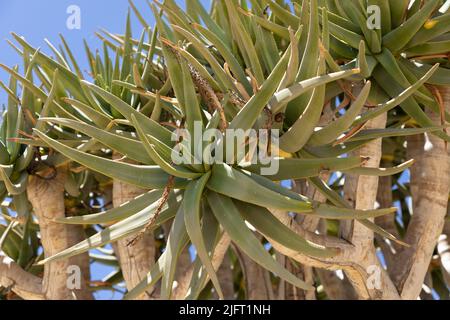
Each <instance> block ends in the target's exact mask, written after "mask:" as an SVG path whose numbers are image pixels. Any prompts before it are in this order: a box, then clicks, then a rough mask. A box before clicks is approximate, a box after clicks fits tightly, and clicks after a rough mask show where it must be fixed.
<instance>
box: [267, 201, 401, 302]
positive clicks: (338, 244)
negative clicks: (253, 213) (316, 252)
mask: <svg viewBox="0 0 450 320" xmlns="http://www.w3.org/2000/svg"><path fill="white" fill-rule="evenodd" d="M270 211H271V212H272V214H273V215H274V216H275V217H277V218H278V219H279V220H280V221H281V222H282V223H283V224H285V225H286V226H288V227H290V228H291V229H292V230H293V231H294V232H296V233H297V234H298V235H299V236H301V237H303V238H305V239H306V240H309V241H311V242H313V243H316V244H319V245H322V246H324V247H327V248H334V249H337V250H338V254H337V255H336V256H334V257H332V258H323V259H319V258H313V257H310V256H307V255H304V254H302V253H299V252H297V251H293V250H291V249H289V248H286V247H284V246H282V245H280V244H279V243H277V242H276V241H275V240H273V239H268V240H269V241H270V243H271V244H272V245H273V247H274V248H275V249H276V250H277V251H278V252H280V253H282V254H284V255H286V256H288V257H290V258H292V259H294V260H296V261H298V262H300V263H302V264H305V265H308V266H311V267H314V268H321V269H326V270H333V271H335V270H343V271H344V272H346V273H347V274H348V275H349V280H350V281H351V282H352V285H353V287H355V290H356V292H358V297H359V298H360V299H371V298H373V299H388V300H392V299H399V295H398V293H397V290H396V288H395V286H394V285H393V283H392V281H391V280H390V278H389V276H388V275H387V273H386V272H385V271H384V269H382V268H380V274H379V279H380V281H379V282H380V283H379V285H380V286H379V288H378V289H376V290H374V289H371V288H369V287H368V283H369V281H368V279H370V277H371V274H370V273H369V272H368V270H369V269H370V268H373V266H374V265H377V264H378V263H379V261H378V260H377V257H376V256H375V254H368V252H367V251H366V250H364V249H365V247H362V246H359V245H356V244H351V243H349V242H348V241H346V240H344V239H340V238H336V237H331V236H327V235H319V234H316V233H314V232H309V231H306V230H305V229H303V228H302V226H301V225H299V224H298V223H297V222H296V221H295V220H293V219H292V217H290V216H289V215H288V214H287V213H286V212H284V211H280V210H273V209H270ZM369 267H370V268H369Z"/></svg>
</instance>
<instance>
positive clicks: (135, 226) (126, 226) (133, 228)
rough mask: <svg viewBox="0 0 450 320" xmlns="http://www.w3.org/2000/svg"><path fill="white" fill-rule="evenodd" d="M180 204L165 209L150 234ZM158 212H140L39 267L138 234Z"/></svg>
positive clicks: (154, 208) (47, 260)
mask: <svg viewBox="0 0 450 320" xmlns="http://www.w3.org/2000/svg"><path fill="white" fill-rule="evenodd" d="M178 207H179V204H178V203H175V204H173V205H171V204H170V203H169V204H168V206H167V208H163V209H162V210H161V212H160V214H159V215H158V217H157V219H156V221H155V223H154V224H153V225H152V226H150V228H149V230H147V231H149V232H151V231H152V230H154V229H155V228H157V227H159V226H161V224H163V223H164V222H166V221H168V220H170V219H171V218H173V217H174V216H175V214H176V212H177V210H178ZM156 212H157V208H156V207H150V208H147V209H144V210H141V211H140V212H138V213H136V214H134V215H132V216H130V217H128V218H126V219H123V220H121V221H119V222H117V223H115V224H113V225H112V226H110V227H107V228H105V229H103V230H102V231H100V232H98V233H96V234H95V235H93V236H91V237H89V238H88V239H86V240H83V241H81V242H80V243H77V244H76V245H74V246H72V247H70V248H67V249H65V250H63V251H61V252H58V253H57V254H55V255H53V256H51V257H48V258H46V259H44V260H42V261H40V262H39V263H38V265H44V264H46V263H49V262H51V261H55V260H61V259H65V258H69V257H73V256H76V255H78V254H81V253H83V252H87V251H89V250H91V249H94V248H98V247H102V246H104V245H105V244H108V243H111V242H114V241H117V240H119V239H122V238H124V237H127V236H130V235H133V234H137V233H138V232H139V231H141V230H142V229H143V228H144V227H145V226H147V224H148V222H149V221H150V220H151V219H152V218H153V217H154V215H155V214H156Z"/></svg>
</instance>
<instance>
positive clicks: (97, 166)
mask: <svg viewBox="0 0 450 320" xmlns="http://www.w3.org/2000/svg"><path fill="white" fill-rule="evenodd" d="M34 132H35V133H36V134H37V136H38V137H39V138H41V139H42V140H43V141H44V142H45V143H46V144H47V145H48V146H49V147H52V148H54V149H55V150H57V151H58V152H60V153H62V154H63V155H65V156H66V157H67V158H69V159H71V160H72V161H75V162H78V163H80V164H82V165H83V166H85V167H87V168H89V169H91V170H94V171H97V172H99V173H102V174H104V175H106V176H107V177H110V178H113V179H117V180H120V181H123V182H126V183H129V184H132V185H136V186H139V187H142V188H148V189H163V188H164V187H165V186H166V185H167V182H168V179H169V175H168V174H167V173H165V172H164V171H163V170H162V169H161V168H160V167H158V166H139V165H135V164H129V163H123V162H117V161H113V160H109V159H105V158H102V157H98V156H94V155H91V154H88V153H84V152H81V151H79V150H77V149H72V148H70V147H67V146H65V145H63V144H62V143H60V142H58V141H56V140H54V139H52V138H50V137H48V136H47V135H45V134H44V133H42V132H40V131H38V130H34ZM175 185H176V186H177V187H183V186H185V185H186V182H185V181H184V180H181V181H176V182H175Z"/></svg>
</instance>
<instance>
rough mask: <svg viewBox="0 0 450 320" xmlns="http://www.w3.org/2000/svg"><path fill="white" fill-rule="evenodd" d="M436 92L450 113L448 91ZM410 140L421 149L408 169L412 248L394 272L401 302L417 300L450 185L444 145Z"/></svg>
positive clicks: (449, 162)
mask: <svg viewBox="0 0 450 320" xmlns="http://www.w3.org/2000/svg"><path fill="white" fill-rule="evenodd" d="M439 91H440V94H441V96H442V98H443V100H444V106H445V107H446V109H447V111H450V88H448V87H445V88H444V87H441V88H439ZM427 113H428V115H429V117H430V118H431V119H432V120H434V121H435V123H436V124H437V125H439V121H440V117H439V115H437V114H435V113H432V112H430V111H427ZM412 139H416V146H417V147H418V148H420V150H418V151H419V154H418V156H417V159H416V163H415V166H416V168H415V170H411V193H412V197H413V215H412V217H411V221H410V223H409V225H408V229H407V232H406V236H405V242H406V243H408V244H410V245H411V247H410V248H405V249H404V250H402V252H401V253H400V254H399V256H398V258H397V261H398V263H397V264H396V265H395V268H394V273H393V274H394V281H395V283H396V285H397V287H398V290H399V292H401V297H402V298H403V299H417V297H418V296H419V294H420V291H421V290H422V284H423V282H424V279H425V276H426V273H427V271H428V266H429V265H430V261H431V258H432V255H433V251H434V249H435V247H436V244H437V241H438V238H439V236H440V235H441V233H442V230H443V227H444V217H445V215H446V214H447V204H448V194H449V186H450V157H449V154H448V151H447V148H446V144H445V142H444V141H443V140H442V139H440V138H438V137H436V136H434V135H428V136H427V139H420V138H419V142H421V143H417V139H418V138H417V137H414V138H412ZM412 145H413V144H412ZM408 147H409V146H408Z"/></svg>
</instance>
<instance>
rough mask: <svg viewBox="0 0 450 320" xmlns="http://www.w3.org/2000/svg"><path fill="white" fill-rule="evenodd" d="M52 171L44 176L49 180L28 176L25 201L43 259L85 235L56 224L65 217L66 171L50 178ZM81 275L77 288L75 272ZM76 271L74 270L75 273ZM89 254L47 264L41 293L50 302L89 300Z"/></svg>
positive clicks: (78, 228) (58, 171)
mask: <svg viewBox="0 0 450 320" xmlns="http://www.w3.org/2000/svg"><path fill="white" fill-rule="evenodd" d="M52 174H53V171H52V170H48V171H47V172H45V173H44V176H47V177H49V178H48V180H47V179H44V178H42V177H38V176H31V177H30V179H29V183H28V189H27V192H28V199H29V201H30V203H31V204H32V206H33V209H34V213H35V215H36V217H37V218H38V222H39V229H40V236H41V242H42V247H43V248H44V253H45V256H46V257H51V256H53V255H55V254H56V253H58V252H61V251H62V250H64V249H67V248H69V247H71V246H73V245H75V244H77V243H79V242H81V241H83V240H84V239H85V238H86V236H85V234H84V230H83V227H82V226H76V225H66V224H60V223H55V222H54V219H56V218H64V217H65V207H64V181H65V178H66V169H65V168H59V169H58V170H57V173H56V177H50V176H51V175H52ZM73 266H75V267H78V268H79V271H80V272H81V275H80V276H81V279H80V280H81V281H80V287H79V288H77V286H78V284H77V281H76V279H75V278H73V277H71V276H73V275H75V276H76V272H77V270H76V269H73V270H72V269H71V267H73ZM74 270H75V271H74ZM89 281H90V272H89V255H88V253H84V254H80V255H77V256H75V257H71V258H68V259H65V260H59V261H54V262H50V263H48V264H46V265H45V267H44V277H43V284H42V290H43V294H44V296H45V298H46V299H49V300H72V299H77V300H90V299H92V294H91V292H90V291H89V288H88V283H89Z"/></svg>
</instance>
